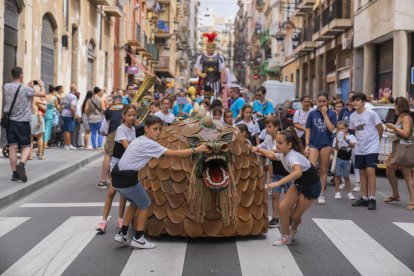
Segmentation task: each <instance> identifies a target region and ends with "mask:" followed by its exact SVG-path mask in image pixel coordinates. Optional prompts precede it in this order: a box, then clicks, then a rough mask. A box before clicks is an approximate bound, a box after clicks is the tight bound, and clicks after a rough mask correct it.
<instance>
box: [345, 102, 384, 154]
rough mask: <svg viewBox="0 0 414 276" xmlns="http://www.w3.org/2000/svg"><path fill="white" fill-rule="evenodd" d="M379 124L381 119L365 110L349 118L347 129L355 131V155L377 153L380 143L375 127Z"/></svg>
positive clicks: (374, 113) (372, 112) (370, 111)
mask: <svg viewBox="0 0 414 276" xmlns="http://www.w3.org/2000/svg"><path fill="white" fill-rule="evenodd" d="M378 124H381V119H380V117H379V116H378V114H377V113H376V112H375V111H372V110H370V109H365V111H364V112H362V113H361V114H359V113H358V112H356V111H355V112H354V113H352V114H351V116H350V117H349V129H353V130H354V131H355V137H356V141H357V142H356V145H355V154H356V155H367V154H370V153H379V150H380V142H379V136H378V135H379V134H378V130H377V128H376V126H377V125H378Z"/></svg>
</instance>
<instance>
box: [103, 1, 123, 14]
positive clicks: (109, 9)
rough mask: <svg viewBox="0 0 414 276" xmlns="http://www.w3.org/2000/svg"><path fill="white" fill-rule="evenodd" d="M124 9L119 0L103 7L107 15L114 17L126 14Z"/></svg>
mask: <svg viewBox="0 0 414 276" xmlns="http://www.w3.org/2000/svg"><path fill="white" fill-rule="evenodd" d="M106 2H109V1H106ZM111 2H112V3H113V2H114V1H111ZM122 9H123V7H122V6H121V5H120V4H119V1H116V5H114V4H112V5H108V6H103V7H102V10H103V11H104V12H105V14H106V15H107V16H112V17H122V16H124V13H123V11H122Z"/></svg>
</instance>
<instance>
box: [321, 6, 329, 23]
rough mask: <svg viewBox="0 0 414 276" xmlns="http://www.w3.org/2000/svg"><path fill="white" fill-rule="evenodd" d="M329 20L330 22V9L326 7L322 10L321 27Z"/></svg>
mask: <svg viewBox="0 0 414 276" xmlns="http://www.w3.org/2000/svg"><path fill="white" fill-rule="evenodd" d="M329 22H331V11H330V10H329V8H326V9H325V10H323V12H322V27H323V26H326V25H327V24H329Z"/></svg>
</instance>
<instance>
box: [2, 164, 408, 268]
mask: <svg viewBox="0 0 414 276" xmlns="http://www.w3.org/2000/svg"><path fill="white" fill-rule="evenodd" d="M100 165H101V159H99V160H97V161H95V162H92V163H90V164H89V165H87V166H85V167H83V168H81V169H79V170H78V171H76V172H75V173H72V174H70V175H68V176H66V177H64V178H62V179H61V180H59V181H57V182H56V183H53V184H52V185H49V186H47V187H45V188H43V189H41V190H39V191H37V192H35V193H33V194H32V195H30V196H29V197H26V198H23V199H22V200H19V201H17V202H15V203H14V204H12V205H9V206H8V207H6V208H4V209H2V210H0V274H1V275H121V274H122V275H174V276H175V275H197V276H201V275H255V276H257V275H398V276H399V275H414V272H413V271H414V254H413V252H414V219H413V218H414V216H413V215H414V213H413V211H409V210H407V209H406V208H405V207H406V205H407V202H408V196H407V193H408V192H407V188H406V186H405V184H404V183H403V182H402V180H400V193H401V196H402V198H401V201H400V202H397V203H392V204H384V203H382V199H383V198H384V197H385V195H388V194H389V193H390V187H389V185H388V183H387V180H386V178H385V177H384V176H383V175H382V176H378V180H377V184H378V189H377V191H378V193H377V198H378V209H377V210H376V211H369V210H367V209H366V208H355V207H351V203H352V202H351V201H350V200H347V199H345V192H342V196H343V199H342V200H335V199H334V189H333V186H328V191H327V195H326V201H327V203H326V205H323V206H322V205H316V204H315V205H314V206H312V207H311V209H310V210H309V211H308V212H307V213H306V214H305V216H304V218H303V222H302V224H301V227H300V228H299V232H298V234H297V238H296V239H295V241H294V242H293V243H292V244H291V245H289V246H288V247H282V248H276V247H272V246H271V242H272V241H273V240H274V239H276V238H277V237H278V236H279V231H278V229H270V230H269V232H268V233H267V234H266V235H263V236H260V237H235V238H228V239H213V238H209V239H185V238H173V237H168V236H163V237H157V238H149V239H150V240H151V241H153V242H154V243H155V245H156V246H157V248H156V249H153V250H147V251H141V250H132V249H130V248H128V247H122V246H119V245H118V244H117V243H116V242H114V240H113V238H114V236H115V234H116V232H117V228H116V226H115V223H116V218H117V208H116V207H114V208H113V209H112V211H111V215H112V218H111V219H110V220H109V222H108V228H107V233H105V234H104V235H96V232H95V230H94V229H95V226H96V224H97V223H98V222H99V220H100V217H101V215H102V208H103V207H102V205H103V201H104V198H105V195H106V191H102V190H97V189H96V188H95V184H96V181H97V180H98V176H99V174H100ZM10 185H19V183H10ZM115 201H116V202H118V197H116V198H115ZM53 203H54V204H53ZM75 206H76V207H75ZM131 234H132V233H131Z"/></svg>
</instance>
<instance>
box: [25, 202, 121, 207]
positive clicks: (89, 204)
mask: <svg viewBox="0 0 414 276" xmlns="http://www.w3.org/2000/svg"><path fill="white" fill-rule="evenodd" d="M104 205H105V202H67V203H25V204H23V205H22V206H20V207H22V208H71V207H104ZM112 206H113V207H118V206H119V202H112Z"/></svg>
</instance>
